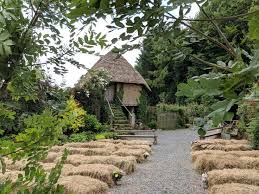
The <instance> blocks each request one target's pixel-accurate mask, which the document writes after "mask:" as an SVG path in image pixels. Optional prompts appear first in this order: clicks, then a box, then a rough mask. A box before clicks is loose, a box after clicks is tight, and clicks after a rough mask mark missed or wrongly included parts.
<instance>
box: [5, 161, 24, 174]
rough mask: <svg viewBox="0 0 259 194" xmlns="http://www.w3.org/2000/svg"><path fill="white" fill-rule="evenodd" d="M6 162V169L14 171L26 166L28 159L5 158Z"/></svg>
mask: <svg viewBox="0 0 259 194" xmlns="http://www.w3.org/2000/svg"><path fill="white" fill-rule="evenodd" d="M4 162H5V164H6V169H8V170H13V171H21V170H23V169H24V168H25V166H26V163H27V161H26V160H17V161H15V162H14V161H13V160H12V159H9V158H5V159H4Z"/></svg>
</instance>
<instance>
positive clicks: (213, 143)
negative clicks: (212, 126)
mask: <svg viewBox="0 0 259 194" xmlns="http://www.w3.org/2000/svg"><path fill="white" fill-rule="evenodd" d="M236 145H239V147H241V148H242V146H241V145H245V146H244V147H247V146H249V142H248V141H247V140H224V139H207V140H198V141H195V142H192V146H191V149H192V151H198V150H205V149H210V150H211V149H214V150H216V149H215V148H216V147H218V148H221V149H218V150H222V148H223V147H224V146H228V147H236ZM214 147H215V148H214ZM237 147H238V146H237ZM249 147H250V146H249ZM229 149H230V148H229ZM236 149H237V148H236Z"/></svg>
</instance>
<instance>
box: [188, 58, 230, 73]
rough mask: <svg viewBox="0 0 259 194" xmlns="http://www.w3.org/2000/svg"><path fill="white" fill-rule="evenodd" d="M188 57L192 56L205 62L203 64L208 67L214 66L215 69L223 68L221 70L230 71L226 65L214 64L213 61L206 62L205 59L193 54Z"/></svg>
mask: <svg viewBox="0 0 259 194" xmlns="http://www.w3.org/2000/svg"><path fill="white" fill-rule="evenodd" d="M190 57H192V58H194V59H195V60H197V61H199V62H201V63H203V64H205V65H208V66H210V67H214V68H217V69H220V70H223V71H227V72H231V70H230V69H229V68H227V67H222V66H220V65H218V64H215V63H211V62H208V61H205V60H203V59H201V58H199V57H196V56H195V55H190Z"/></svg>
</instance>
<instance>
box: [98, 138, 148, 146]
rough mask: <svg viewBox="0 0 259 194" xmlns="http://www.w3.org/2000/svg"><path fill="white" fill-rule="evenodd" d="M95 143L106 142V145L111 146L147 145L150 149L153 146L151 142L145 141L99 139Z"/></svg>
mask: <svg viewBox="0 0 259 194" xmlns="http://www.w3.org/2000/svg"><path fill="white" fill-rule="evenodd" d="M97 142H106V143H113V144H119V143H122V144H124V145H148V146H150V147H151V146H152V145H153V142H152V141H147V140H122V139H116V140H114V139H101V140H98V141H97Z"/></svg>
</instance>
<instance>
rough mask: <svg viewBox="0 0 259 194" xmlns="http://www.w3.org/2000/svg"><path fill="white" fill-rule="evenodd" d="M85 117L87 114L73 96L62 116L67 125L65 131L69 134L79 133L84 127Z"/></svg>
mask: <svg viewBox="0 0 259 194" xmlns="http://www.w3.org/2000/svg"><path fill="white" fill-rule="evenodd" d="M85 116H86V112H85V111H84V109H83V108H81V107H79V104H78V103H77V102H76V101H75V99H74V97H73V96H71V97H70V98H69V99H68V100H67V105H66V108H65V110H64V111H63V112H62V114H61V115H60V117H61V119H62V120H63V121H64V125H65V128H64V130H63V131H64V132H66V133H68V134H70V133H72V132H77V131H78V130H79V128H81V127H83V126H84V121H85V119H84V118H85Z"/></svg>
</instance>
